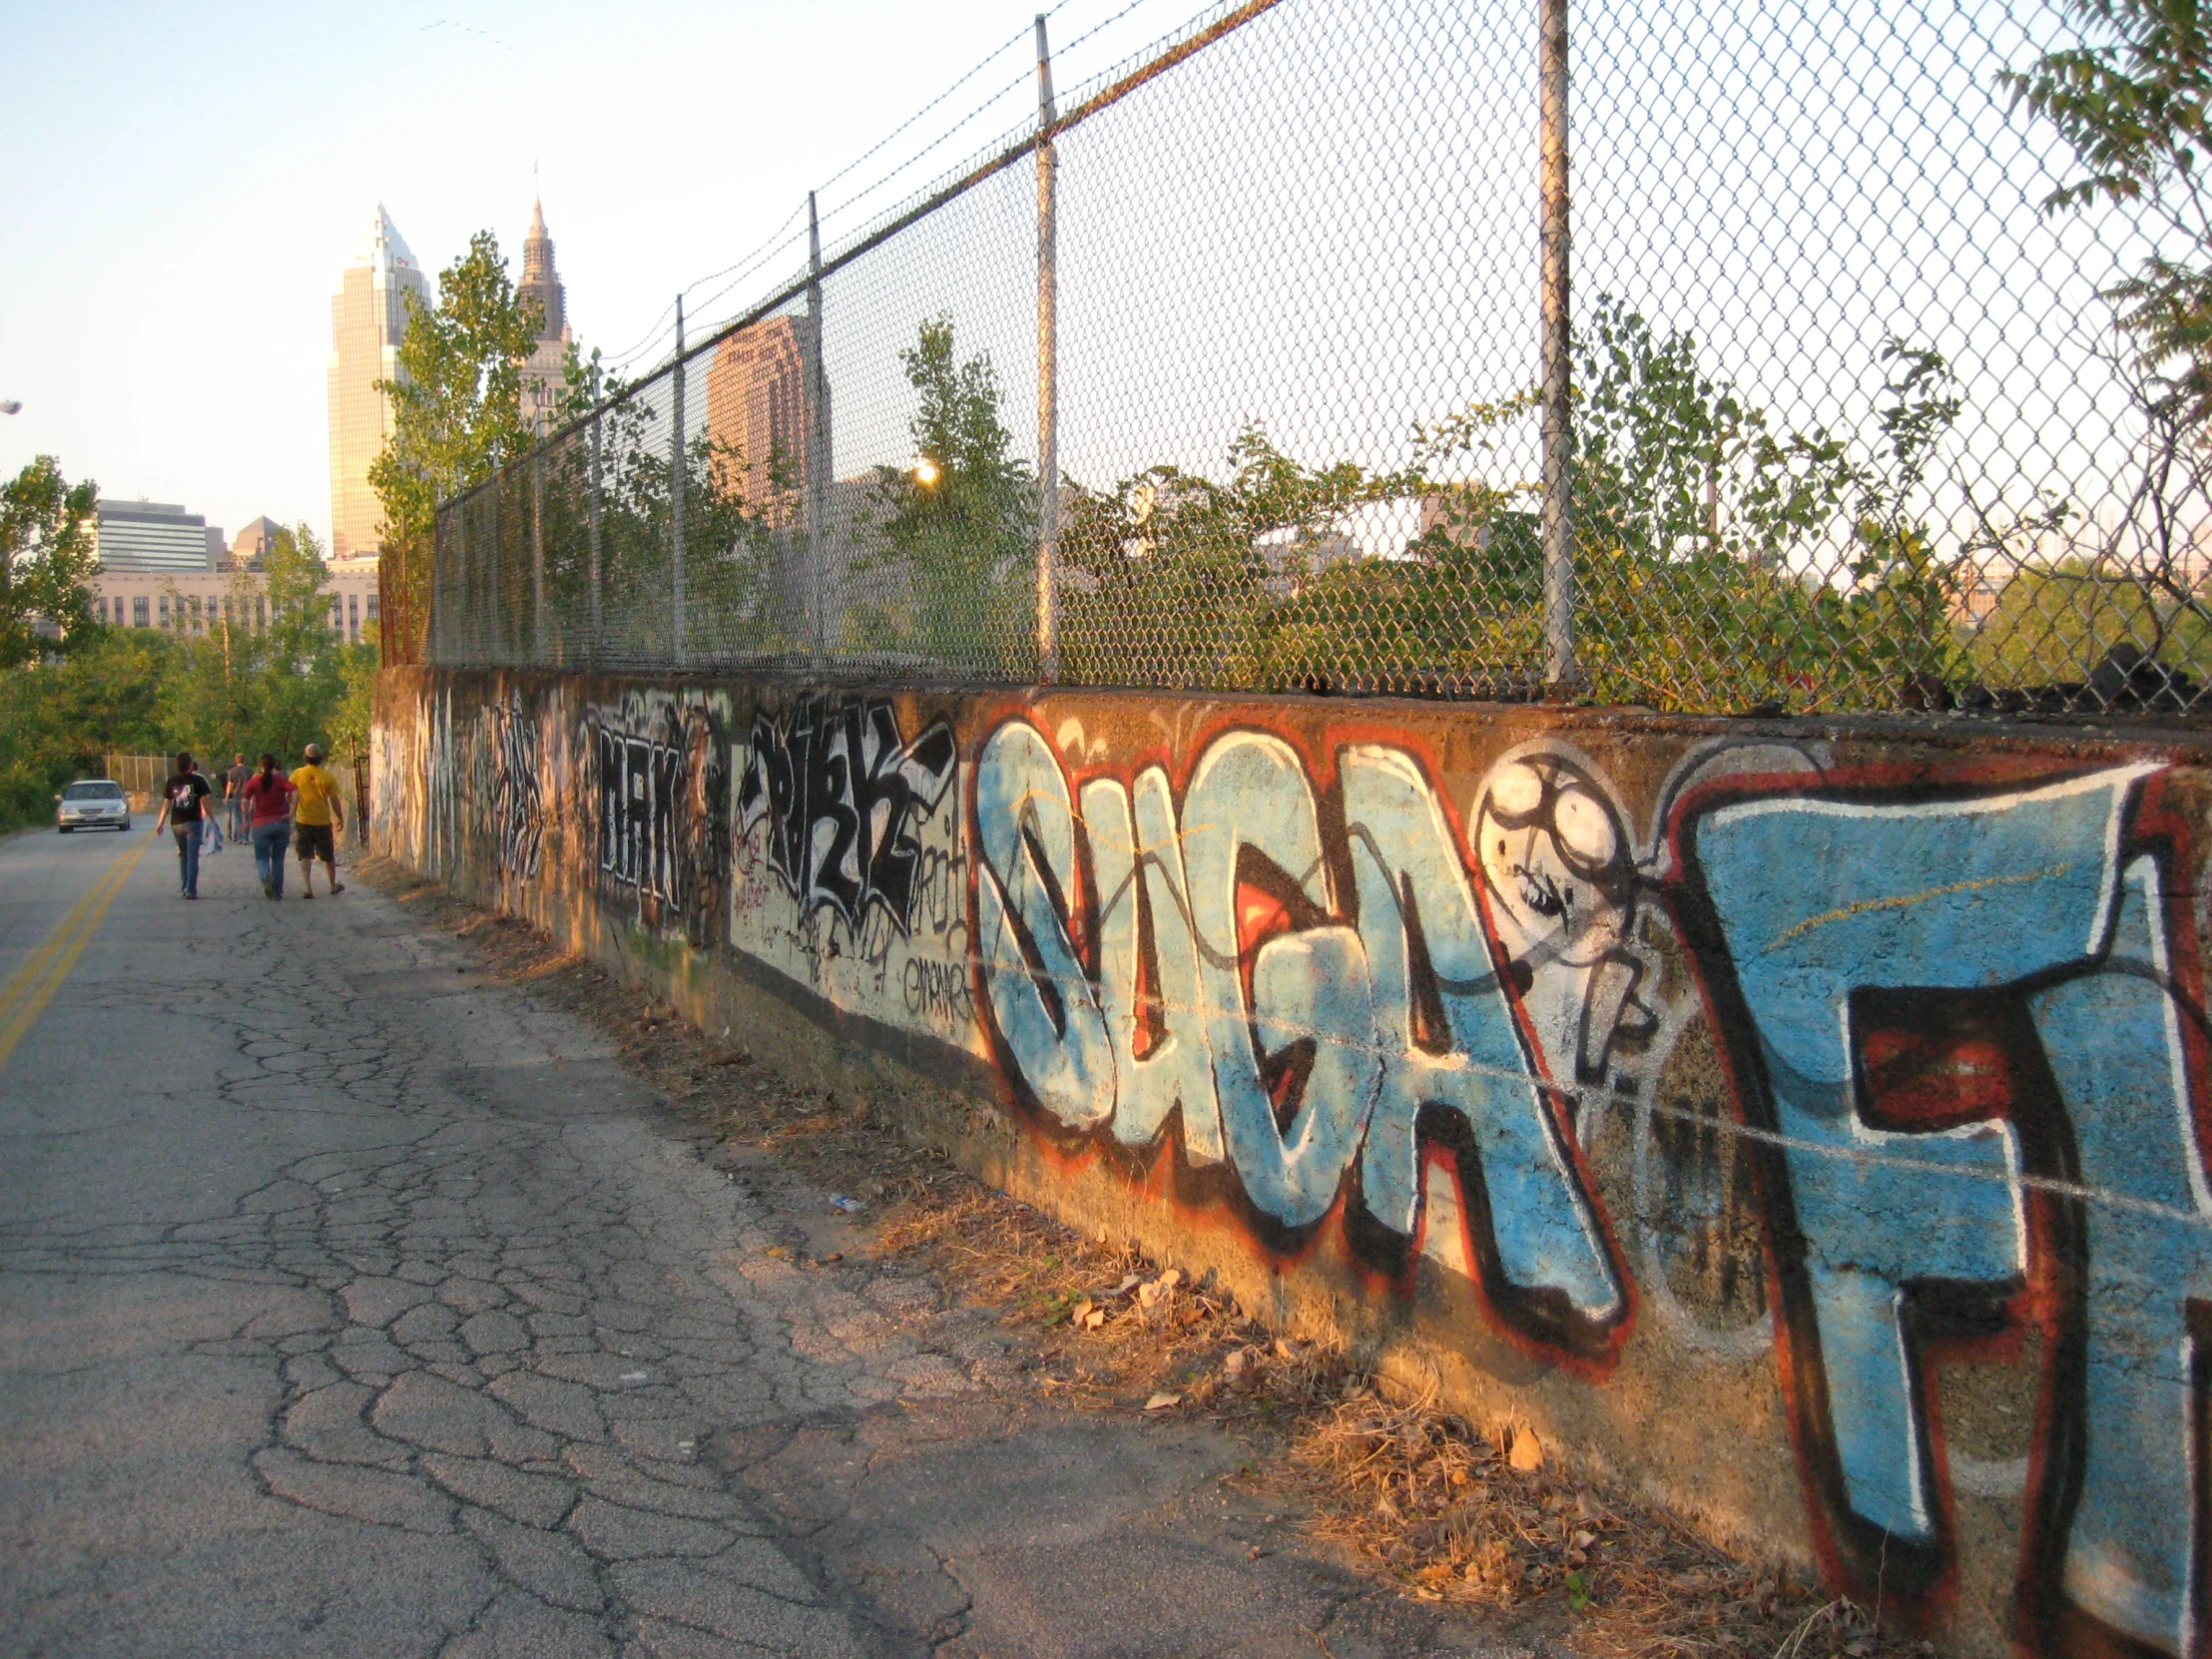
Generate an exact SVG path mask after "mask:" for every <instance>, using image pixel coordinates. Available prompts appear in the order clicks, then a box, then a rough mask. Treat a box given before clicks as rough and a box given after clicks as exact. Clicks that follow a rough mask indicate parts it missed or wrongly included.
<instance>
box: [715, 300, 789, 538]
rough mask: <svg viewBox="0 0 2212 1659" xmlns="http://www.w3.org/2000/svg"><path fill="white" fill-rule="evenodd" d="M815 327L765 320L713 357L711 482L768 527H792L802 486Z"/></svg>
mask: <svg viewBox="0 0 2212 1659" xmlns="http://www.w3.org/2000/svg"><path fill="white" fill-rule="evenodd" d="M813 328H814V319H813V318H812V317H811V316H809V315H807V313H805V312H804V311H801V312H796V313H794V314H791V315H788V316H771V317H764V318H762V319H761V320H760V321H759V322H756V323H754V324H753V325H752V326H751V327H750V328H741V329H740V330H738V332H736V333H734V334H732V335H731V336H730V337H729V338H728V339H726V340H724V341H723V342H722V344H721V345H719V346H718V347H716V349H715V357H714V361H713V362H712V363H710V364H709V365H708V368H707V431H708V434H709V436H710V437H711V438H712V439H713V440H714V444H715V449H716V456H715V475H716V481H717V482H718V483H719V484H720V485H721V487H722V488H723V489H725V490H729V491H732V492H735V493H737V494H740V495H743V496H744V497H745V501H746V505H747V506H749V507H751V508H753V509H754V510H756V511H758V512H762V513H765V514H766V515H767V517H768V519H769V522H771V523H773V524H785V523H792V522H796V520H797V518H798V515H799V504H800V502H801V500H802V499H803V498H804V492H805V489H806V480H807V432H808V421H807V352H808V350H809V348H810V346H811V345H812V343H813V338H814V336H813Z"/></svg>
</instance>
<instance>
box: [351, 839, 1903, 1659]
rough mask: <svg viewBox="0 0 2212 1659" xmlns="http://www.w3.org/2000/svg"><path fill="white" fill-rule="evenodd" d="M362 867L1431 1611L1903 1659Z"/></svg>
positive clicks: (747, 1058)
mask: <svg viewBox="0 0 2212 1659" xmlns="http://www.w3.org/2000/svg"><path fill="white" fill-rule="evenodd" d="M356 868H357V869H358V871H359V873H360V874H361V875H362V876H363V877H364V878H366V879H369V880H371V881H373V882H375V884H377V885H378V886H380V887H382V888H383V889H384V890H385V891H387V892H389V893H391V894H392V896H393V897H395V898H396V899H398V901H399V902H400V903H402V904H403V905H405V906H406V907H407V908H408V909H409V910H410V911H412V912H414V913H415V914H416V915H417V916H418V918H420V919H422V920H425V921H428V922H431V923H433V924H435V925H439V926H442V927H444V928H446V929H447V930H449V931H450V932H452V933H453V934H455V935H456V936H457V937H459V938H462V939H464V940H466V941H467V942H469V943H470V944H472V945H473V946H474V947H475V948H476V950H477V951H478V952H479V953H480V954H481V955H482V957H483V958H484V960H485V962H486V964H487V966H488V967H489V968H490V969H491V970H492V971H493V972H494V973H495V974H496V975H497V976H498V977H500V978H502V979H506V980H511V981H515V982H521V983H527V984H528V985H529V987H530V990H531V993H532V994H533V995H535V996H538V997H541V998H543V999H545V1000H547V1001H549V1002H552V1003H553V1004H555V1005H557V1006H560V1007H563V1008H564V1009H566V1010H568V1011H570V1012H572V1013H574V1014H575V1015H577V1016H578V1017H579V1018H581V1019H583V1020H585V1021H587V1022H589V1023H591V1024H593V1025H595V1026H597V1027H599V1028H600V1029H601V1030H602V1031H604V1032H606V1033H607V1034H608V1035H609V1036H611V1037H612V1038H613V1039H614V1040H615V1041H616V1043H617V1045H618V1047H619V1048H620V1050H621V1052H622V1054H623V1055H624V1057H625V1058H626V1059H627V1060H628V1061H629V1062H630V1063H631V1064H632V1065H633V1066H635V1067H636V1068H637V1069H638V1070H639V1071H640V1072H641V1073H643V1074H644V1075H645V1076H646V1077H647V1078H648V1079H649V1080H651V1081H652V1082H653V1083H654V1085H655V1086H656V1087H658V1088H659V1089H660V1090H661V1091H662V1092H663V1093H664V1094H666V1095H667V1096H668V1097H669V1098H670V1099H671V1100H673V1101H675V1102H677V1103H678V1104H679V1105H681V1106H682V1107H683V1108H684V1109H685V1110H687V1111H689V1112H691V1113H693V1114H695V1115H696V1116H698V1117H699V1118H701V1119H702V1120H704V1121H706V1122H707V1123H709V1124H712V1125H713V1126H714V1128H715V1129H716V1130H717V1131H718V1132H719V1133H721V1134H722V1135H723V1136H724V1137H725V1138H726V1139H727V1140H729V1141H732V1142H736V1143H739V1144H742V1145H746V1146H751V1147H757V1148H760V1149H762V1150H763V1151H766V1152H769V1153H771V1154H773V1155H774V1156H775V1157H776V1158H777V1159H778V1160H779V1161H781V1162H782V1163H784V1164H785V1165H787V1166H788V1167H790V1168H791V1169H793V1170H794V1171H796V1172H797V1173H798V1174H800V1175H801V1176H803V1177H804V1178H806V1179H807V1180H808V1181H810V1182H811V1183H813V1184H815V1185H817V1186H819V1187H822V1188H825V1189H828V1190H831V1191H835V1192H838V1193H843V1194H848V1195H851V1196H853V1197H856V1198H858V1199H860V1200H862V1201H864V1203H865V1205H866V1214H867V1215H868V1217H869V1218H870V1219H871V1221H872V1234H871V1238H870V1243H869V1246H868V1249H869V1253H870V1255H872V1256H874V1257H876V1258H878V1259H881V1260H896V1261H898V1262H900V1263H901V1264H903V1265H905V1266H907V1267H909V1268H918V1269H921V1270H924V1271H928V1272H931V1273H934V1274H935V1275H936V1276H938V1277H939V1278H940V1279H941V1280H943V1281H944V1282H945V1283H946V1284H947V1285H949V1286H952V1287H954V1288H956V1289H957V1291H958V1293H959V1294H960V1295H961V1296H962V1297H963V1298H965V1299H967V1300H968V1301H970V1302H973V1303H977V1304H980V1305H982V1306H984V1307H987V1308H990V1309H992V1310H994V1311H995V1312H996V1313H997V1314H998V1315H999V1317H1000V1319H1001V1321H1002V1322H1003V1324H1004V1325H1005V1326H1006V1327H1007V1328H1008V1329H1009V1330H1010V1331H1016V1332H1019V1333H1021V1334H1023V1335H1024V1336H1025V1338H1026V1340H1027V1349H1028V1353H1027V1355H1026V1360H1025V1369H1026V1370H1027V1371H1028V1372H1029V1373H1030V1374H1031V1375H1032V1376H1033V1377H1034V1378H1035V1380H1036V1383H1037V1385H1038V1387H1039V1389H1040V1391H1041V1392H1042V1393H1043V1394H1044V1395H1046V1396H1048V1397H1053V1398H1058V1399H1063V1400H1066V1401H1068V1402H1070V1403H1074V1404H1078V1405H1087V1406H1091V1407H1095V1408H1112V1409H1133V1410H1145V1409H1152V1410H1157V1411H1163V1412H1164V1411H1174V1412H1183V1413H1203V1414H1204V1415H1206V1416H1207V1417H1209V1418H1211V1419H1212V1420H1214V1421H1216V1422H1218V1423H1220V1424H1222V1425H1223V1426H1225V1427H1227V1428H1229V1429H1231V1430H1233V1431H1235V1432H1238V1433H1240V1434H1243V1435H1244V1436H1246V1437H1247V1438H1248V1440H1249V1441H1250V1442H1251V1443H1252V1445H1253V1447H1254V1451H1255V1463H1254V1470H1255V1472H1254V1474H1253V1475H1252V1476H1250V1477H1249V1478H1250V1480H1251V1481H1252V1483H1254V1484H1256V1485H1260V1486H1263V1487H1265V1488H1266V1489H1269V1490H1273V1491H1278V1492H1283V1493H1285V1494H1286V1495H1295V1496H1296V1497H1297V1498H1298V1499H1299V1500H1301V1502H1302V1504H1303V1506H1304V1507H1305V1508H1306V1510H1307V1511H1308V1513H1309V1514H1310V1516H1311V1522H1310V1526H1311V1530H1312V1531H1313V1532H1314V1533H1315V1534H1316V1535H1317V1536H1318V1537H1320V1538H1322V1539H1324V1540H1327V1541H1329V1542H1330V1543H1332V1544H1334V1545H1336V1546H1338V1547H1339V1548H1340V1549H1342V1550H1343V1551H1344V1552H1345V1553H1346V1554H1347V1555H1349V1556H1350V1557H1351V1558H1353V1559H1354V1560H1356V1561H1359V1562H1361V1563H1362V1564H1364V1565H1365V1566H1366V1567H1368V1568H1369V1569H1370V1570H1372V1571H1374V1572H1376V1573H1379V1574H1381V1575H1383V1576H1385V1577H1388V1578H1390V1579H1392V1580H1394V1581H1395V1582H1397V1583H1398V1584H1399V1585H1400V1586H1402V1587H1403V1588H1404V1589H1405V1590H1406V1591H1407V1592H1408V1593H1410V1594H1413V1595H1415V1596H1419V1597H1421V1598H1423V1599H1427V1600H1444V1601H1455V1602H1469V1603H1479V1604H1485V1605H1488V1606H1491V1607H1497V1608H1510V1609H1515V1610H1517V1611H1519V1612H1521V1613H1523V1614H1529V1615H1537V1616H1543V1615H1549V1616H1550V1618H1551V1619H1552V1620H1554V1621H1556V1629H1555V1632H1554V1633H1555V1634H1556V1636H1557V1637H1558V1638H1560V1639H1562V1640H1564V1641H1565V1642H1566V1643H1567V1644H1568V1645H1570V1646H1572V1647H1573V1648H1575V1649H1576V1650H1578V1651H1580V1652H1583V1653H1586V1654H1589V1655H1592V1656H1593V1659H1894V1656H1897V1659H1902V1656H1905V1655H1908V1654H1919V1655H1923V1656H1925V1655H1927V1654H1928V1653H1930V1652H1932V1650H1931V1649H1929V1648H1928V1646H1927V1644H1925V1643H1922V1644H1910V1643H1906V1642H1902V1641H1899V1640H1897V1639H1895V1638H1892V1637H1885V1636H1879V1635H1877V1634H1876V1633H1875V1632H1874V1630H1873V1628H1872V1626H1871V1624H1870V1623H1869V1621H1868V1620H1867V1619H1866V1617H1865V1616H1864V1614H1863V1613H1862V1612H1861V1611H1860V1610H1859V1609H1857V1608H1855V1607H1853V1606H1851V1605H1850V1604H1849V1603H1846V1602H1842V1601H1834V1600H1829V1599H1826V1598H1824V1597H1823V1596H1821V1595H1820V1594H1819V1593H1817V1592H1816V1591H1814V1590H1812V1589H1811V1588H1809V1587H1808V1586H1806V1585H1804V1584H1803V1583H1799V1582H1793V1581H1792V1580H1791V1579H1790V1578H1789V1577H1788V1576H1786V1575H1784V1574H1782V1573H1779V1572H1777V1571H1775V1570H1773V1569H1771V1568H1768V1569H1761V1568H1758V1567H1754V1566H1750V1565H1747V1564H1745V1563H1744V1562H1742V1561H1738V1560H1736V1559H1734V1558H1732V1557H1730V1556H1727V1555H1725V1554H1723V1553H1721V1552H1719V1551H1717V1550H1715V1549H1713V1548H1712V1547H1711V1546H1709V1545H1707V1544H1704V1543H1702V1542H1700V1541H1699V1540H1698V1539H1697V1538H1696V1537H1695V1536H1694V1535H1692V1534H1691V1533H1690V1532H1689V1531H1688V1530H1687V1528H1685V1527H1683V1526H1680V1525H1678V1524H1676V1523H1674V1522H1672V1521H1670V1520H1669V1519H1668V1518H1666V1517H1665V1516H1663V1515H1659V1514H1655V1513H1653V1512H1652V1511H1650V1510H1649V1509H1648V1508H1640V1507H1638V1506H1635V1505H1632V1504H1629V1503H1627V1502H1624V1501H1620V1500H1618V1499H1617V1498H1613V1497H1609V1496H1607V1495H1606V1494H1604V1493H1602V1492H1599V1491H1596V1490H1594V1489H1592V1488H1590V1487H1588V1486H1586V1485H1581V1484H1577V1483H1576V1482H1574V1481H1572V1480H1571V1479H1569V1478H1567V1477H1565V1476H1564V1475H1563V1474H1562V1473H1561V1472H1560V1471H1559V1470H1558V1469H1557V1467H1556V1465H1555V1460H1540V1458H1539V1455H1538V1448H1537V1447H1536V1446H1535V1445H1534V1443H1533V1441H1532V1440H1529V1439H1524V1440H1523V1442H1522V1443H1521V1444H1520V1447H1519V1449H1520V1453H1521V1455H1520V1457H1519V1459H1518V1460H1517V1461H1518V1462H1519V1463H1520V1464H1522V1465H1529V1464H1533V1465H1534V1466H1519V1467H1516V1466H1515V1465H1516V1459H1515V1457H1514V1450H1515V1437H1514V1435H1513V1433H1512V1431H1511V1430H1510V1429H1507V1428H1503V1427H1499V1428H1497V1429H1495V1430H1494V1431H1492V1432H1484V1431H1483V1430H1482V1429H1480V1428H1478V1427H1476V1426H1475V1425H1473V1424H1471V1423H1469V1422H1468V1421H1466V1420H1465V1419H1464V1418H1462V1417H1459V1416H1456V1415H1453V1414H1452V1413H1450V1412H1448V1411H1445V1410H1443V1409H1441V1408H1439V1406H1438V1404H1437V1402H1436V1401H1435V1400H1434V1399H1433V1398H1406V1397H1403V1396H1401V1395H1398V1394H1396V1393H1394V1392H1393V1390H1391V1389H1390V1388H1388V1387H1387V1386H1386V1385H1383V1384H1382V1383H1379V1382H1378V1381H1377V1380H1376V1379H1374V1378H1373V1377H1370V1376H1368V1375H1366V1374H1364V1373H1363V1372H1362V1371H1360V1370H1359V1368H1357V1367H1356V1366H1355V1365H1354V1364H1353V1363H1352V1361H1351V1359H1350V1357H1349V1356H1348V1355H1347V1354H1346V1353H1344V1352H1343V1351H1342V1350H1341V1349H1337V1348H1332V1347H1330V1346H1327V1345H1322V1344H1315V1343H1294V1342H1292V1341H1289V1340H1287V1339H1283V1338H1279V1337H1277V1336H1275V1335H1274V1334H1273V1333H1271V1332H1269V1331H1267V1330H1265V1329H1264V1328H1263V1327H1261V1326H1260V1325H1259V1324H1258V1323H1257V1322H1255V1321H1253V1320H1251V1319H1249V1318H1248V1317H1246V1316H1245V1314H1244V1313H1243V1311H1242V1310H1241V1309H1239V1308H1238V1306H1237V1305H1236V1303H1235V1301H1234V1299H1232V1298H1230V1297H1229V1296H1227V1295H1226V1294H1224V1293H1222V1292H1220V1291H1218V1290H1217V1289H1215V1288H1214V1287H1213V1286H1211V1285H1210V1284H1205V1283H1200V1284H1192V1283H1191V1282H1189V1281H1188V1280H1186V1279H1185V1278H1184V1277H1183V1276H1182V1275H1181V1274H1180V1273H1178V1272H1176V1271H1175V1270H1174V1269H1162V1268H1160V1267H1158V1266H1157V1265H1156V1264H1154V1263H1152V1262H1151V1261H1150V1260H1148V1259H1147V1258H1146V1257H1145V1256H1143V1255H1142V1254H1141V1253H1140V1252H1138V1251H1136V1250H1134V1249H1132V1248H1130V1247H1129V1246H1127V1245H1123V1244H1118V1243H1112V1242H1101V1241H1098V1240H1095V1239H1089V1238H1085V1237H1083V1236H1081V1235H1079V1234H1077V1233H1075V1232H1073V1231H1072V1230H1071V1229H1069V1228H1066V1227H1063V1226H1061V1225H1060V1224H1059V1223H1057V1222H1055V1221H1053V1220H1051V1219H1050V1218H1049V1217H1047V1216H1044V1215H1042V1214H1040V1213H1039V1212H1038V1211H1036V1210H1034V1209H1032V1208H1030V1207H1029V1206H1028V1205H1026V1204H1022V1203H1019V1202H1017V1201H1016V1200H1014V1199H1011V1198H1008V1197H1007V1196H1006V1195H1004V1194H1003V1193H997V1192H993V1191H991V1190H990V1189H989V1188H986V1187H984V1186H982V1185H981V1184H980V1183H978V1182H976V1181H975V1180H973V1179H972V1178H970V1177H969V1176H967V1175H966V1174H964V1173H962V1172H961V1171H960V1170H958V1169H956V1168H955V1167H954V1166H953V1165H952V1164H951V1163H950V1162H949V1161H948V1160H947V1159H946V1158H945V1157H944V1156H943V1155H942V1154H941V1153H939V1152H937V1151H935V1150H934V1149H931V1148H926V1147H919V1146H914V1145H910V1144H908V1143H906V1142H904V1141H902V1140H900V1139H899V1138H898V1137H897V1136H895V1135H892V1134H888V1133H885V1132H884V1128H883V1126H882V1125H880V1124H879V1123H876V1122H873V1121H872V1115H871V1113H870V1112H869V1110H868V1108H867V1107H866V1106H865V1105H864V1104H862V1103H860V1102H857V1101H853V1100H850V1099H846V1098H840V1097H836V1096H827V1095H825V1093H824V1092H823V1091H822V1090H820V1089H818V1088H807V1087H803V1086H801V1085H798V1084H796V1083H793V1082H792V1081H790V1080H789V1079H787V1078H785V1077H783V1076H781V1075H780V1074H778V1073H777V1072H775V1071H774V1070H773V1069H772V1068H770V1067H767V1066H764V1065H762V1064H760V1063H759V1062H758V1061H757V1060H756V1059H755V1058H754V1056H753V1055H752V1054H751V1053H750V1051H749V1050H747V1048H746V1047H745V1046H744V1045H743V1044H742V1043H741V1042H732V1041H716V1040H714V1039H711V1038H708V1037H705V1036H703V1035H702V1034H701V1033H700V1032H699V1031H697V1030H696V1029H694V1028H693V1027H691V1026H689V1025H686V1024H685V1023H684V1022H683V1021H682V1020H681V1019H679V1018H678V1017H677V1016H676V1014H675V1012H674V1010H673V1009H671V1008H670V1007H669V1006H668V1005H667V1004H665V1003H661V1002H658V1001H656V1000H655V999H654V998H652V997H650V996H648V995H647V994H645V993H644V992H642V991H639V990H637V989H635V988H634V987H631V986H627V985H624V984H622V983H621V982H619V981H617V980H615V979H613V978H612V977H610V976H609V975H607V974H606V973H604V972H602V971H601V970H599V969H598V968H596V967H593V966H592V965H591V964H589V963H587V962H584V961H581V960H579V959H577V958H575V957H574V956H571V955H568V954H565V953H564V952H562V951H561V950H560V949H559V948H558V947H557V946H556V945H554V944H553V943H552V942H551V941H550V940H548V939H547V938H546V937H545V936H544V935H542V934H540V933H537V932H535V931H534V930H532V929H531V928H529V927H528V926H527V925H525V924H524V923H522V922H519V921H516V920H514V919H513V918H510V917H504V916H499V915H495V914H493V913H491V912H489V911H486V910H483V909H481V908H478V907H476V906H474V905H471V904H467V903H464V902H462V901H461V900H458V899H456V898H454V897H452V896H451V895H450V894H449V893H447V892H446V891H445V890H444V889H443V888H440V887H436V886H434V885H431V884H429V883H425V882H422V881H419V880H417V879H415V878H414V877H412V876H411V875H409V874H407V873H406V872H405V871H403V870H401V869H399V868H398V866H395V865H392V864H390V863H388V862H385V861H383V860H378V859H368V860H362V861H361V863H360V864H357V865H356Z"/></svg>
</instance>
